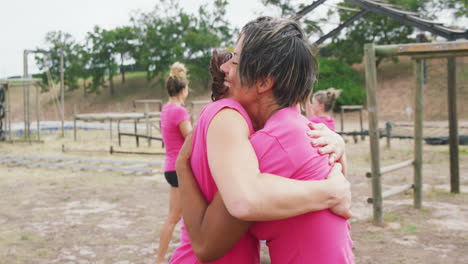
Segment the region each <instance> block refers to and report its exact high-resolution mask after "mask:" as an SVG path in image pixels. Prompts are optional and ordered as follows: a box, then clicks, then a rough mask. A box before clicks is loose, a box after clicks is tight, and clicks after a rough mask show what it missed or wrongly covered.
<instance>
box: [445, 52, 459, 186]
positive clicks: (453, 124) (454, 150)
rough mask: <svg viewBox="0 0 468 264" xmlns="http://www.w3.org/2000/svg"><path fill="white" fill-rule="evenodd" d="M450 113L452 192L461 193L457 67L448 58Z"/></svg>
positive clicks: (453, 60) (453, 61) (454, 62)
mask: <svg viewBox="0 0 468 264" xmlns="http://www.w3.org/2000/svg"><path fill="white" fill-rule="evenodd" d="M447 71H448V80H447V81H448V113H449V144H450V192H452V193H460V173H459V165H458V144H459V142H458V141H459V138H458V117H457V85H456V84H457V65H456V61H455V58H454V57H451V58H448V61H447Z"/></svg>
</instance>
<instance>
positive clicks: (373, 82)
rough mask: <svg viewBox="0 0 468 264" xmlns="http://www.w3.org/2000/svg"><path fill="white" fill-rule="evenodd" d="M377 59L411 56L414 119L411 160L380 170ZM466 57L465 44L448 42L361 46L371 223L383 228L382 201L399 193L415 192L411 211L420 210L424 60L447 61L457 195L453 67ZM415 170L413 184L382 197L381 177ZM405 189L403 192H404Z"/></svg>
mask: <svg viewBox="0 0 468 264" xmlns="http://www.w3.org/2000/svg"><path fill="white" fill-rule="evenodd" d="M376 56H410V57H411V58H412V60H413V61H414V73H415V77H416V78H415V79H416V81H415V84H416V88H415V115H414V126H415V129H414V159H413V160H410V161H405V162H401V163H398V164H395V165H391V166H388V167H384V168H381V167H380V154H379V130H378V122H379V120H378V115H377V72H376V63H375V62H376V60H375V57H376ZM461 56H468V41H448V42H440V43H417V44H402V45H383V46H378V45H374V44H373V43H370V44H366V45H365V46H364V57H365V67H366V68H365V71H366V89H367V105H368V106H367V107H368V112H369V118H368V120H369V137H370V151H371V163H372V164H371V172H370V174H368V177H369V176H370V177H371V178H372V199H370V200H369V202H372V204H373V210H374V223H375V224H376V225H383V210H382V199H383V198H385V197H389V196H391V195H394V194H397V193H400V192H402V191H405V190H408V189H411V188H412V189H413V190H414V207H415V208H417V209H420V208H421V206H422V151H423V149H422V148H423V136H422V135H423V133H422V132H423V64H422V61H423V60H425V59H433V58H447V71H448V80H447V83H448V108H449V109H448V111H449V138H450V139H449V143H450V177H451V180H450V185H451V192H452V193H459V192H460V186H459V164H458V161H459V158H458V140H459V138H458V118H457V104H456V97H457V95H456V64H455V58H456V57H461ZM410 165H413V166H414V184H410V185H409V186H408V185H406V186H402V187H401V188H400V187H397V188H396V189H398V190H397V191H391V192H387V193H384V194H382V186H381V176H382V175H383V174H384V173H386V172H390V171H393V170H396V169H400V168H403V167H407V166H410ZM403 187H404V188H403Z"/></svg>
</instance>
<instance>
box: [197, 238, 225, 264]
mask: <svg viewBox="0 0 468 264" xmlns="http://www.w3.org/2000/svg"><path fill="white" fill-rule="evenodd" d="M192 249H193V253H195V256H196V257H197V259H198V261H200V262H201V263H207V262H212V261H215V260H217V259H219V258H220V257H222V255H220V256H217V255H215V254H214V253H213V252H212V250H210V249H209V247H208V246H207V245H206V243H203V242H202V243H192Z"/></svg>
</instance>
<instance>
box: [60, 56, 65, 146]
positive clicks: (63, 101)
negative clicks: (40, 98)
mask: <svg viewBox="0 0 468 264" xmlns="http://www.w3.org/2000/svg"><path fill="white" fill-rule="evenodd" d="M63 71H64V70H63V51H61V53H60V101H61V102H62V104H61V106H62V107H61V110H62V137H65V127H64V126H65V124H64V123H65V86H64V84H65V82H64V79H63Z"/></svg>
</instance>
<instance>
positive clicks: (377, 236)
mask: <svg viewBox="0 0 468 264" xmlns="http://www.w3.org/2000/svg"><path fill="white" fill-rule="evenodd" d="M383 237H384V233H383V232H380V231H378V232H368V233H366V234H365V235H364V239H366V240H371V241H378V240H381V239H382V238H383Z"/></svg>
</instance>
